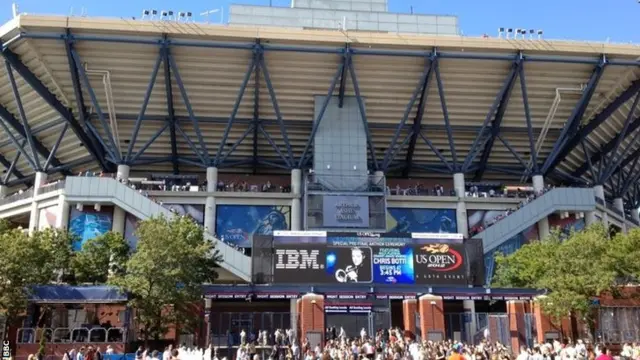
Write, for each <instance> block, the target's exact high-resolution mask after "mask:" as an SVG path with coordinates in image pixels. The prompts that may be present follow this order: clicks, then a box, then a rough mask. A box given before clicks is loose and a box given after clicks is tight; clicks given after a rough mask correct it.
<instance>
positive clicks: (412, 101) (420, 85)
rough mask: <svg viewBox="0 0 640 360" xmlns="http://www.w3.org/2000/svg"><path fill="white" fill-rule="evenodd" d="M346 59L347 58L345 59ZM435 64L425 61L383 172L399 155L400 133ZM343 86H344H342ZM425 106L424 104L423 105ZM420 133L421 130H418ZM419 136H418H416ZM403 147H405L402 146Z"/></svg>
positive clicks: (393, 138) (396, 132) (394, 137)
mask: <svg viewBox="0 0 640 360" xmlns="http://www.w3.org/2000/svg"><path fill="white" fill-rule="evenodd" d="M345 59H346V58H345ZM433 63H434V61H433V59H430V58H426V59H425V61H424V69H423V71H422V75H421V76H420V80H419V81H418V84H417V85H416V88H415V89H414V90H413V93H412V94H411V97H410V98H409V103H407V106H406V108H405V109H404V115H402V118H401V119H400V123H399V124H398V127H397V128H396V131H395V133H394V134H393V136H392V137H391V144H390V145H389V147H388V148H387V151H386V152H385V155H384V160H383V161H382V170H383V171H386V170H387V167H388V166H389V164H390V163H391V162H392V161H393V159H394V157H395V154H396V153H397V151H396V145H397V142H398V138H399V137H400V133H401V132H402V130H403V128H404V126H405V124H406V122H407V119H408V118H409V115H410V114H411V110H413V106H414V105H415V103H416V100H417V99H418V96H420V95H421V93H422V91H423V90H424V88H425V84H426V83H427V80H428V79H429V76H430V75H429V74H430V73H431V68H432V66H433V65H432V64H433ZM342 78H343V79H344V71H343V74H342ZM341 86H342V85H341ZM421 105H423V104H421ZM418 131H419V129H418ZM410 134H411V135H413V130H412V131H411V132H410ZM416 136H417V134H416ZM400 146H401V147H402V146H404V145H400ZM392 153H393V155H394V156H391V154H392Z"/></svg>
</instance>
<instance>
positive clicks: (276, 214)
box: [216, 205, 291, 248]
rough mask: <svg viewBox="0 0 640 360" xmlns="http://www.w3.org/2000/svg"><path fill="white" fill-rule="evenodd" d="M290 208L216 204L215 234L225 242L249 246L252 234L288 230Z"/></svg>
mask: <svg viewBox="0 0 640 360" xmlns="http://www.w3.org/2000/svg"><path fill="white" fill-rule="evenodd" d="M290 221H291V208H290V207H289V206H269V205H218V206H217V207H216V234H217V235H218V236H219V237H220V239H222V240H224V241H225V242H228V243H232V244H235V245H237V246H239V247H245V248H248V247H251V236H252V235H272V234H273V231H275V230H289V228H290V226H291V225H290Z"/></svg>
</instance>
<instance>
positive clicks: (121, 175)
mask: <svg viewBox="0 0 640 360" xmlns="http://www.w3.org/2000/svg"><path fill="white" fill-rule="evenodd" d="M130 170H131V168H130V167H129V165H124V164H120V165H118V170H117V173H116V179H118V180H120V181H122V182H125V183H126V182H127V181H129V172H130Z"/></svg>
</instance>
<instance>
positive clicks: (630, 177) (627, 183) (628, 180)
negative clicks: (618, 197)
mask: <svg viewBox="0 0 640 360" xmlns="http://www.w3.org/2000/svg"><path fill="white" fill-rule="evenodd" d="M639 159H640V156H636V158H635V159H634V160H633V164H631V174H627V178H626V179H625V181H624V183H623V184H622V188H623V189H624V190H622V191H621V192H622V193H623V194H624V193H626V192H627V190H628V189H629V187H630V186H631V185H632V184H633V183H634V181H633V177H634V174H637V173H640V171H639V172H636V166H637V165H638V160H639Z"/></svg>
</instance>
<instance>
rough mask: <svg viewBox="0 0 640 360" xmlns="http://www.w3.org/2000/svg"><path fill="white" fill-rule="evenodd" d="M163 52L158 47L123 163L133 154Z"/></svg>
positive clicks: (163, 48) (163, 49)
mask: <svg viewBox="0 0 640 360" xmlns="http://www.w3.org/2000/svg"><path fill="white" fill-rule="evenodd" d="M165 53H166V49H165V47H162V48H160V51H159V53H158V56H157V58H156V63H155V65H154V66H153V69H152V70H151V77H150V79H149V83H148V84H147V91H146V92H145V94H144V98H143V99H142V106H140V113H139V114H138V118H137V119H136V122H135V124H134V125H133V131H132V132H131V138H130V139H129V146H128V148H127V154H126V155H125V156H124V161H125V163H127V162H128V161H129V160H131V157H132V156H133V147H134V146H135V145H136V140H137V139H138V133H139V132H140V126H141V125H142V119H143V118H144V113H145V112H146V111H147V106H148V105H149V99H150V98H151V93H152V92H153V87H154V86H155V84H156V78H157V77H158V71H160V65H161V64H162V62H163V60H164V59H165ZM169 86H171V85H169Z"/></svg>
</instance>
